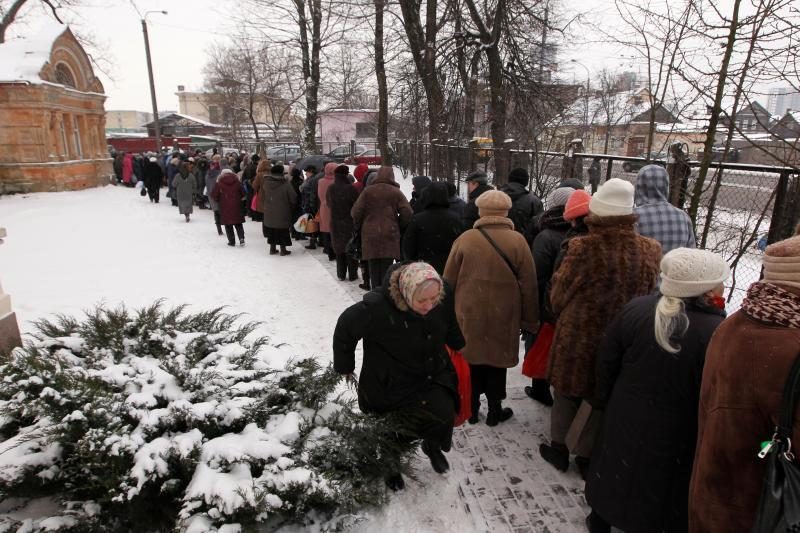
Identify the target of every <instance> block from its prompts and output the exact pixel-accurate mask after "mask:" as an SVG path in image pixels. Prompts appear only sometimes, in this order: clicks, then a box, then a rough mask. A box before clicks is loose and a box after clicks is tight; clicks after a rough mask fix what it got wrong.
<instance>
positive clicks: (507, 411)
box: [486, 407, 514, 427]
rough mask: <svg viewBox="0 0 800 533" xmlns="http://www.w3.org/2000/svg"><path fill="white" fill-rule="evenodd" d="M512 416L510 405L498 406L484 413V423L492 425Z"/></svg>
mask: <svg viewBox="0 0 800 533" xmlns="http://www.w3.org/2000/svg"><path fill="white" fill-rule="evenodd" d="M512 416H514V411H512V410H511V408H510V407H498V408H496V409H489V413H488V414H487V415H486V425H487V426H491V427H494V426H496V425H497V424H499V423H500V422H505V421H506V420H508V419H509V418H511V417H512Z"/></svg>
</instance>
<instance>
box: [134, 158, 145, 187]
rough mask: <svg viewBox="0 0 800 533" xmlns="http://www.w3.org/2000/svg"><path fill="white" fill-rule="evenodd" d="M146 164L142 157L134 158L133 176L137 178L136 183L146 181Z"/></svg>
mask: <svg viewBox="0 0 800 533" xmlns="http://www.w3.org/2000/svg"><path fill="white" fill-rule="evenodd" d="M144 163H145V161H144V159H143V158H142V156H136V157H134V158H133V175H134V176H136V181H144Z"/></svg>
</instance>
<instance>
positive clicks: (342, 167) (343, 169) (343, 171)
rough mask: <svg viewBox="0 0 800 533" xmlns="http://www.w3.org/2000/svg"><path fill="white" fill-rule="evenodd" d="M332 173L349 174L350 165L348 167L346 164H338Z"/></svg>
mask: <svg viewBox="0 0 800 533" xmlns="http://www.w3.org/2000/svg"><path fill="white" fill-rule="evenodd" d="M333 173H334V174H343V175H345V176H347V175H348V174H350V167H348V166H347V165H339V166H338V167H336V170H334V171H333Z"/></svg>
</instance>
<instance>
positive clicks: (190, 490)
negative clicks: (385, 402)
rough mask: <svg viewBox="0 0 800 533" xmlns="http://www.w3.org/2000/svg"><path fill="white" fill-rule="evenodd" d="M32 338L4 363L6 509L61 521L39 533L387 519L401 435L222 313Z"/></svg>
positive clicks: (0, 369) (43, 324)
mask: <svg viewBox="0 0 800 533" xmlns="http://www.w3.org/2000/svg"><path fill="white" fill-rule="evenodd" d="M35 326H36V333H35V334H33V338H34V340H33V341H31V342H29V343H28V345H27V346H26V348H25V349H17V350H15V351H13V352H12V353H11V354H10V355H8V356H7V357H5V358H3V360H2V361H0V362H1V363H2V366H0V377H2V388H0V439H1V440H2V442H0V500H4V499H6V498H9V497H26V498H40V497H49V498H55V499H56V500H57V501H58V502H60V504H61V508H62V514H61V515H59V516H55V517H48V518H47V519H46V520H39V521H36V522H33V523H29V524H25V525H26V527H27V526H30V527H29V528H28V530H36V529H37V528H38V529H39V530H46V529H59V530H62V531H109V530H133V531H145V530H170V529H173V528H179V529H182V530H186V531H214V530H216V529H219V530H220V531H237V530H238V528H239V525H244V526H247V525H248V524H253V523H254V522H262V523H264V524H265V525H266V527H269V526H270V525H272V526H273V527H274V526H277V525H280V524H282V523H286V522H288V521H292V522H299V523H308V522H310V521H311V520H312V519H313V518H312V517H325V516H330V515H331V513H335V512H351V511H352V510H354V509H355V508H357V507H359V506H363V505H373V504H381V503H383V501H384V498H385V490H384V487H383V477H384V476H385V475H386V474H387V473H388V472H389V471H393V470H396V469H401V470H407V468H408V463H409V460H410V455H411V453H412V443H408V442H407V441H408V439H397V438H396V437H395V436H394V435H395V433H396V432H397V428H398V425H397V424H396V423H395V422H393V421H392V420H391V419H387V418H384V419H376V418H374V417H368V416H365V415H363V414H361V413H360V412H358V411H357V410H355V409H354V408H353V406H352V400H345V399H343V398H341V397H340V396H338V395H335V394H334V391H335V389H336V386H337V384H338V383H339V381H340V377H339V376H338V375H337V374H336V373H334V372H333V370H332V369H330V368H327V369H323V368H321V367H320V365H319V364H318V363H317V362H316V361H315V360H314V359H313V358H295V359H294V360H293V361H290V362H289V363H288V364H284V363H283V361H285V355H284V353H283V352H282V351H279V350H278V349H277V348H275V347H272V346H269V344H268V340H267V339H266V338H258V339H256V340H253V341H249V340H248V339H249V338H250V337H252V335H251V333H253V331H254V329H255V327H256V324H254V323H248V324H242V323H240V321H239V317H238V316H236V315H229V314H225V313H223V312H222V310H221V309H214V310H211V311H208V312H203V313H197V314H187V313H186V311H185V309H184V307H177V308H175V309H171V310H165V309H163V308H162V306H161V304H160V302H159V303H156V304H154V305H152V306H150V307H147V308H144V309H141V310H138V311H134V312H131V311H129V310H127V309H126V308H124V307H120V308H117V309H108V308H104V307H98V308H97V309H95V310H94V311H92V312H90V313H87V315H86V317H85V319H84V320H82V321H78V320H76V319H74V318H71V317H66V316H58V317H57V318H56V319H55V320H53V321H40V322H38V323H36V325H35ZM278 362H280V363H278ZM276 365H277V367H276ZM3 520H4V521H5V522H0V529H4V528H3V527H1V526H6V528H8V527H10V526H14V525H19V524H15V523H13V520H11V519H10V518H8V517H5V518H4V519H3Z"/></svg>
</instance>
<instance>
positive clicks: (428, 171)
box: [395, 141, 800, 308]
mask: <svg viewBox="0 0 800 533" xmlns="http://www.w3.org/2000/svg"><path fill="white" fill-rule="evenodd" d="M395 149H396V153H397V156H396V160H395V162H396V164H398V165H399V166H400V167H401V169H402V170H403V172H405V173H409V174H414V175H427V176H431V177H432V178H434V179H439V180H448V181H451V182H453V183H455V184H456V186H457V188H458V190H459V191H460V190H461V189H462V187H461V182H462V181H463V180H464V179H465V178H466V176H467V175H469V174H470V173H471V172H473V171H475V170H483V171H485V172H486V173H487V174H488V175H489V176H490V179H494V169H495V157H494V151H493V150H492V149H490V148H480V147H464V146H452V145H437V144H434V145H433V146H431V145H430V144H428V143H416V142H405V141H401V142H396V143H395ZM503 155H504V157H508V158H510V167H509V168H517V167H521V168H525V169H526V170H527V171H528V174H529V175H530V183H529V187H530V190H531V191H533V192H534V193H535V194H536V195H537V196H539V197H540V198H543V199H545V198H547V196H548V195H549V194H550V193H551V192H552V191H553V190H554V189H556V188H557V187H558V185H559V183H560V182H561V181H562V180H564V179H566V178H570V177H572V178H577V179H579V180H581V181H582V182H583V183H584V185H585V187H586V188H587V189H589V190H590V191H592V192H593V191H594V190H596V188H597V187H599V186H600V185H602V184H603V183H604V182H605V181H606V180H608V179H611V178H620V179H624V180H627V181H630V182H631V183H635V181H636V175H637V172H638V171H639V170H640V169H641V168H642V167H644V166H645V165H647V164H650V162H649V161H646V160H645V159H642V158H637V157H624V156H616V155H608V154H582V153H576V154H572V155H567V154H564V153H559V152H536V151H527V150H509V151H508V152H506V153H505V154H503ZM656 164H661V165H664V166H666V167H667V171H668V174H669V175H670V181H671V183H672V186H671V191H672V194H671V197H670V201H671V202H672V203H673V204H674V205H676V206H678V207H680V208H682V209H684V210H686V211H687V212H688V213H689V216H690V217H691V218H692V221H693V222H694V225H695V232H696V235H697V244H698V246H699V247H702V248H706V249H708V250H713V251H715V252H718V253H719V254H721V255H722V256H723V257H724V258H725V259H726V260H727V261H728V263H729V264H730V265H731V271H732V276H731V279H730V280H729V281H728V286H727V294H726V296H727V298H728V301H729V302H730V303H731V307H732V308H738V306H739V304H740V302H741V300H742V298H743V297H744V294H745V291H746V290H747V287H749V286H750V284H752V283H753V282H755V281H758V280H759V279H760V278H761V256H762V255H763V250H764V248H765V247H766V245H767V244H769V243H772V242H776V241H779V240H782V239H785V238H787V237H789V236H790V235H792V233H793V231H794V227H795V226H796V225H797V223H798V220H799V219H800V169H797V168H791V167H773V166H763V165H742V164H735V163H719V162H715V163H712V166H711V168H709V170H708V173H707V175H706V177H705V178H704V179H703V180H700V176H699V166H700V164H699V163H698V162H696V161H688V162H686V163H685V164H675V163H667V162H657V163H656ZM494 181H500V180H494Z"/></svg>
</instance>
